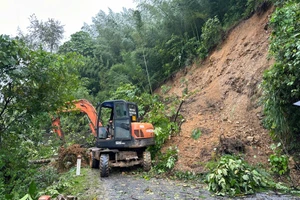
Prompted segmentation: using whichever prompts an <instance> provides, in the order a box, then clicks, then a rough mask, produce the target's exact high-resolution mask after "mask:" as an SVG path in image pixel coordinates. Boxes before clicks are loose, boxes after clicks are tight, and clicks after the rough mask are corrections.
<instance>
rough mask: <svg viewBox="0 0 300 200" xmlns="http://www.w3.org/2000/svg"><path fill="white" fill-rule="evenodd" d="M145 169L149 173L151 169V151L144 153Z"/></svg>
mask: <svg viewBox="0 0 300 200" xmlns="http://www.w3.org/2000/svg"><path fill="white" fill-rule="evenodd" d="M143 169H144V171H146V172H148V171H150V169H151V154H150V152H149V151H144V152H143Z"/></svg>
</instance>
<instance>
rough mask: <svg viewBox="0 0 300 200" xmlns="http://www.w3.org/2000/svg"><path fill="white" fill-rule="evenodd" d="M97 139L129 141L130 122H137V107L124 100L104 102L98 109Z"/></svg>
mask: <svg viewBox="0 0 300 200" xmlns="http://www.w3.org/2000/svg"><path fill="white" fill-rule="evenodd" d="M98 113H99V115H98V120H99V122H100V123H97V124H100V125H101V124H102V126H99V127H98V128H97V130H98V138H99V139H105V140H108V139H113V140H131V126H130V124H131V122H137V119H138V108H137V105H136V104H134V103H131V102H126V101H124V100H113V101H105V102H103V103H102V104H101V105H100V107H99V112H98Z"/></svg>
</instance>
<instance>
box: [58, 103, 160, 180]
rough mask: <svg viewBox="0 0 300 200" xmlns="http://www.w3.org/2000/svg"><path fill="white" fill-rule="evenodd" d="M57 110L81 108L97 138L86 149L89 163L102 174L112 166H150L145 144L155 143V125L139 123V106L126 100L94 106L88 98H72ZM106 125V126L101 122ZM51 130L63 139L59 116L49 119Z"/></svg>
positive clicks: (149, 157) (104, 175)
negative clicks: (63, 107) (92, 145)
mask: <svg viewBox="0 0 300 200" xmlns="http://www.w3.org/2000/svg"><path fill="white" fill-rule="evenodd" d="M68 104H70V106H68V108H65V109H62V110H60V111H59V112H71V111H76V110H78V111H80V112H82V113H85V114H86V115H87V116H88V118H89V121H90V123H89V126H90V129H91V131H92V134H93V135H94V136H95V138H96V143H95V146H94V147H91V148H89V149H88V154H89V165H90V167H91V168H99V169H100V176H101V177H108V176H109V171H110V168H111V167H130V166H135V165H142V166H143V169H144V170H145V171H149V170H150V169H151V154H150V152H149V151H147V150H146V149H147V147H149V146H151V145H154V144H155V140H154V139H155V138H154V127H153V125H152V124H150V123H141V122H139V115H138V114H139V113H138V106H137V104H135V103H133V102H127V101H125V100H109V101H104V102H102V103H101V104H99V105H98V106H97V109H95V107H94V106H93V105H92V104H91V103H90V102H89V101H87V100H85V99H80V100H74V101H72V102H71V103H68ZM103 124H106V125H103ZM52 125H53V127H54V132H56V133H57V134H58V136H59V137H61V138H64V134H63V132H62V130H61V128H60V120H59V117H57V118H54V119H53V121H52Z"/></svg>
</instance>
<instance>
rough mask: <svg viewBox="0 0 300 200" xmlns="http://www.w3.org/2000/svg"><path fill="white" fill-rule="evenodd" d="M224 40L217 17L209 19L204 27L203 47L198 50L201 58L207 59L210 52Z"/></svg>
mask: <svg viewBox="0 0 300 200" xmlns="http://www.w3.org/2000/svg"><path fill="white" fill-rule="evenodd" d="M222 38H223V29H222V25H221V23H220V21H219V19H218V18H217V16H215V17H214V18H210V19H208V20H207V21H206V23H205V24H204V26H203V27H202V35H201V46H200V48H199V49H198V53H199V54H200V57H201V58H203V57H206V56H207V54H208V53H209V51H210V50H212V49H213V48H214V47H216V46H217V45H218V44H219V43H220V42H221V40H222Z"/></svg>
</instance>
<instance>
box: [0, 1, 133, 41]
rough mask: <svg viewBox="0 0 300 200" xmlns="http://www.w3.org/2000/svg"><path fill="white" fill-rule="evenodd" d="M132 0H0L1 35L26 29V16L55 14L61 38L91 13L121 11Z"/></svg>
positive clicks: (66, 37)
mask: <svg viewBox="0 0 300 200" xmlns="http://www.w3.org/2000/svg"><path fill="white" fill-rule="evenodd" d="M135 6H136V4H135V3H134V2H133V0H0V35H1V34H6V35H11V36H15V35H16V33H17V29H18V27H20V29H21V30H22V31H26V27H27V26H28V25H29V20H28V18H29V16H30V15H32V14H35V15H36V17H37V19H38V20H42V21H44V22H45V21H47V20H48V19H49V18H54V19H55V20H58V21H60V22H61V24H62V25H65V26H64V30H65V33H64V36H65V38H64V40H68V39H69V38H70V35H71V34H73V33H75V32H77V31H80V29H81V27H82V26H83V24H84V23H88V24H91V22H92V17H94V16H96V14H97V13H98V12H99V11H100V10H103V11H105V12H108V8H110V9H111V10H112V11H114V12H121V11H122V10H123V7H124V8H135Z"/></svg>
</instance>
